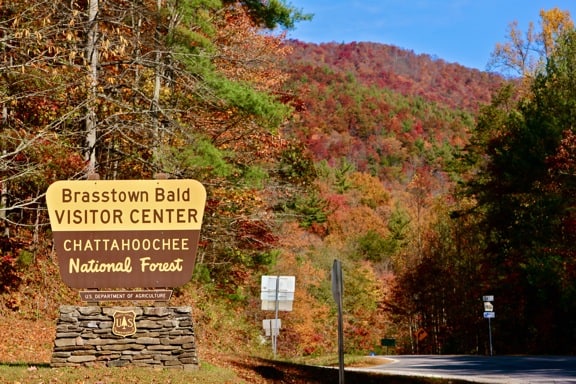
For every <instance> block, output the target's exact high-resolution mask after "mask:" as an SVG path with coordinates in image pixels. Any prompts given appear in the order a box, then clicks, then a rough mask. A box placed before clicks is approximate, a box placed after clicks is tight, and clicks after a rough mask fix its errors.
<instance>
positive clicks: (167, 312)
mask: <svg viewBox="0 0 576 384" xmlns="http://www.w3.org/2000/svg"><path fill="white" fill-rule="evenodd" d="M117 311H121V312H130V311H131V312H134V314H135V322H134V323H135V326H136V329H135V333H134V334H132V335H129V336H126V337H122V336H119V335H117V334H115V333H114V332H113V325H114V314H115V313H116V312H117ZM116 333H117V332H116ZM51 365H52V367H72V366H95V365H105V366H108V367H124V366H138V367H161V368H180V369H196V368H198V355H197V351H196V342H195V335H194V327H193V322H192V309H191V308H190V307H101V306H86V307H81V306H62V307H60V317H59V319H58V322H57V325H56V338H55V340H54V350H53V354H52V361H51Z"/></svg>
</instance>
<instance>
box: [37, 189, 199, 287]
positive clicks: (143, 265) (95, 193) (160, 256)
mask: <svg viewBox="0 0 576 384" xmlns="http://www.w3.org/2000/svg"><path fill="white" fill-rule="evenodd" d="M46 200H47V204H48V213H49V215H50V224H51V226H52V232H53V236H54V245H55V249H56V252H57V255H58V263H59V267H60V275H61V276H62V280H63V281H64V282H65V283H66V284H67V285H68V286H70V287H72V288H160V287H162V288H173V287H177V286H180V285H183V284H185V283H187V282H188V281H189V280H190V278H191V277H192V272H193V270H194V262H195V258H196V250H197V247H198V239H199V237H200V228H201V226H202V217H203V214H204V205H205V203H206V191H205V189H204V187H203V186H202V184H200V183H199V182H198V181H196V180H171V179H170V180H78V181H57V182H55V183H53V184H52V185H50V187H49V188H48V191H47V192H46Z"/></svg>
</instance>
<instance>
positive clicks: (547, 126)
mask: <svg viewBox="0 0 576 384" xmlns="http://www.w3.org/2000/svg"><path fill="white" fill-rule="evenodd" d="M94 1H95V0H89V1H85V2H82V1H80V2H79V1H72V2H70V1H68V2H61V1H56V2H45V1H41V2H36V3H35V4H34V5H31V4H30V2H26V1H12V2H10V4H4V3H2V5H1V6H0V134H1V137H2V139H1V140H0V160H1V162H0V177H1V179H0V180H1V181H0V187H1V190H2V194H1V199H2V200H1V204H0V208H1V210H0V230H1V231H2V232H1V234H0V235H1V237H0V247H1V252H2V254H1V257H0V279H1V284H2V285H1V289H0V304H1V305H0V314H1V315H2V316H11V317H20V318H24V319H25V320H26V321H29V320H33V319H34V318H35V317H37V316H38V314H39V313H40V312H42V313H46V314H47V316H52V317H54V316H55V313H56V311H57V308H58V306H59V305H61V304H73V303H80V300H79V298H78V295H77V292H74V291H72V290H70V289H68V288H66V287H64V285H63V284H62V282H61V281H60V279H59V277H58V275H57V272H56V267H55V266H56V261H57V257H58V255H57V254H55V253H54V251H53V250H52V244H51V242H52V240H51V233H50V231H49V225H48V224H49V223H48V217H47V215H46V209H45V201H44V200H45V199H44V195H45V191H46V188H47V187H48V185H50V184H51V183H52V182H54V181H56V180H64V179H72V180H76V179H82V178H86V177H87V174H89V173H91V172H92V171H96V172H97V173H98V174H99V175H100V177H101V178H102V179H110V180H114V179H148V178H153V177H154V175H156V174H157V173H165V174H168V175H169V177H173V178H194V179H197V180H199V181H201V182H202V183H203V184H204V185H205V186H206V188H207V192H208V198H207V205H206V213H205V221H204V223H203V227H202V235H201V239H200V247H199V251H198V255H197V265H196V269H195V274H194V278H193V279H192V281H191V282H190V283H188V284H187V285H185V286H184V287H179V288H177V289H176V290H175V292H174V296H173V299H172V300H173V303H174V304H181V303H185V304H187V305H192V306H193V307H194V310H195V314H194V316H195V321H196V322H197V325H196V328H197V330H198V331H197V332H198V343H199V349H200V350H202V348H207V349H208V348H209V349H210V350H214V351H227V352H230V351H232V352H240V351H242V352H245V351H249V352H251V353H262V354H266V353H269V345H265V344H264V345H263V344H262V343H261V337H260V336H261V335H262V330H261V329H260V328H261V321H262V320H264V319H266V318H269V317H270V316H271V313H267V312H265V311H262V310H261V308H260V300H259V294H260V292H259V289H260V278H261V276H262V275H265V274H280V275H293V276H296V293H295V302H294V310H293V311H291V312H285V313H281V317H282V324H283V328H282V330H281V332H280V336H279V342H278V346H279V353H280V354H281V355H283V356H287V357H292V356H302V355H320V354H328V353H334V352H335V351H336V348H337V338H336V335H337V332H336V320H337V319H336V310H335V304H334V300H333V298H332V296H331V281H330V267H331V265H332V262H333V260H334V259H339V260H341V261H342V265H343V269H344V286H345V288H344V291H345V292H344V326H345V329H344V332H345V346H346V351H347V353H353V352H356V353H364V354H365V353H369V352H372V351H375V352H377V353H378V352H382V351H383V350H382V346H381V345H380V340H381V339H382V338H393V339H395V340H396V342H397V344H396V345H397V347H396V349H395V350H394V351H391V352H393V353H479V354H482V353H486V351H487V345H486V342H487V339H486V337H485V336H486V335H485V333H486V323H485V321H484V319H483V318H482V309H483V308H482V303H481V297H482V295H485V294H493V295H495V297H496V303H495V307H496V310H497V313H498V317H497V319H498V320H497V321H495V325H494V326H495V331H496V332H499V335H500V337H499V341H498V342H497V345H496V348H497V350H500V351H502V352H510V353H517V352H534V353H574V347H573V345H574V341H575V340H574V338H573V333H570V332H571V330H573V329H574V320H573V319H572V317H571V316H570V314H571V313H573V312H574V310H575V308H574V302H576V300H574V299H575V297H574V289H575V287H574V281H575V280H574V278H575V277H576V263H575V262H574V260H575V259H574V255H575V254H576V253H575V252H574V249H573V248H574V247H573V246H572V242H573V241H572V240H574V238H575V237H576V217H575V215H574V207H575V206H576V205H575V202H574V199H573V195H574V193H573V192H574V189H575V186H576V184H575V183H574V180H573V177H574V174H575V171H576V169H575V167H576V164H575V161H576V151H575V149H574V146H575V145H576V139H575V137H574V133H573V127H572V123H571V122H572V121H573V117H574V116H573V108H572V106H573V105H574V100H576V97H575V96H574V89H576V87H574V84H573V81H574V80H573V79H574V78H576V76H574V73H572V72H573V68H575V67H576V66H575V65H574V64H575V62H576V60H575V59H574V57H576V56H575V55H574V52H576V49H574V46H575V44H574V41H576V39H575V38H574V35H573V33H571V31H572V29H573V25H572V24H571V23H570V19H569V15H568V14H566V13H564V12H560V11H558V10H550V11H544V12H543V13H542V14H541V17H542V18H543V20H544V21H545V22H544V23H543V24H542V26H543V30H542V31H541V33H536V32H535V31H531V32H530V31H529V34H528V35H527V36H528V37H529V38H533V39H534V43H535V44H536V46H539V47H543V48H545V49H544V50H543V52H544V54H543V56H541V57H538V60H539V61H537V62H538V63H540V64H539V65H538V66H535V67H534V68H533V69H534V71H535V72H530V73H529V74H528V72H525V71H524V70H523V69H522V70H521V71H520V73H524V74H525V75H526V77H525V78H524V80H523V81H518V79H507V78H505V77H503V76H501V75H498V74H495V73H488V72H482V71H478V70H475V69H469V68H465V67H463V66H460V65H458V64H456V63H447V62H445V61H443V60H442V59H441V58H436V57H431V56H429V55H416V54H414V53H413V52H411V51H408V50H404V49H400V48H398V47H394V46H389V45H383V44H375V43H350V44H337V43H325V44H309V43H305V42H299V41H287V40H285V37H284V34H283V33H282V32H281V31H279V30H274V31H270V28H272V29H274V27H291V26H293V25H294V22H296V21H298V20H303V19H306V16H305V15H303V14H302V13H300V12H299V11H297V10H294V9H292V8H290V7H289V6H286V5H284V4H280V3H279V2H277V1H272V2H269V4H271V5H270V6H268V7H266V6H265V4H264V3H268V2H254V1H240V2H236V1H224V2H210V1H189V2H184V3H182V2H176V1H169V0H166V1H160V2H154V1H140V2H117V1H108V0H100V1H99V2H98V6H99V12H98V13H97V15H96V19H91V16H90V12H88V8H87V7H88V5H89V4H94V3H93V2H94ZM94 31H97V34H98V37H99V38H98V39H96V40H94V39H90V38H89V36H90V33H91V32H94ZM510 32H511V33H512V34H511V38H512V39H514V38H518V36H520V35H518V34H517V33H516V32H517V31H516V30H515V29H514V28H512V29H511V30H510ZM513 41H514V40H512V42H513ZM538 44H540V45H538ZM521 53H522V52H514V51H513V50H511V49H510V47H508V46H505V45H503V46H500V48H498V47H497V49H496V51H495V56H494V58H495V59H498V60H500V61H499V63H501V64H502V63H506V64H510V65H516V64H515V63H516V61H515V60H516V59H517V56H516V55H519V54H521ZM94 55H96V56H94ZM495 63H496V62H495ZM92 123H94V124H92ZM93 133H94V136H92V134H93ZM92 140H94V141H92Z"/></svg>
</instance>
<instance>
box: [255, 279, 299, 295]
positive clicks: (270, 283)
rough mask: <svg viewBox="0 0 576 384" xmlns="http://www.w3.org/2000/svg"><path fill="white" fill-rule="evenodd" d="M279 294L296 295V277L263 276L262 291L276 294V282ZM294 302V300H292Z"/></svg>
mask: <svg viewBox="0 0 576 384" xmlns="http://www.w3.org/2000/svg"><path fill="white" fill-rule="evenodd" d="M278 278H279V279H280V280H279V281H278V292H279V293H289V292H291V293H294V292H295V291H296V277H294V276H262V285H261V291H262V292H263V293H264V292H276V280H277V279H278ZM292 300H293V299H292Z"/></svg>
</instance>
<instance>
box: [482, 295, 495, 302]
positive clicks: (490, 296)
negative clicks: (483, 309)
mask: <svg viewBox="0 0 576 384" xmlns="http://www.w3.org/2000/svg"><path fill="white" fill-rule="evenodd" d="M482 301H494V296H492V295H488V296H482Z"/></svg>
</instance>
